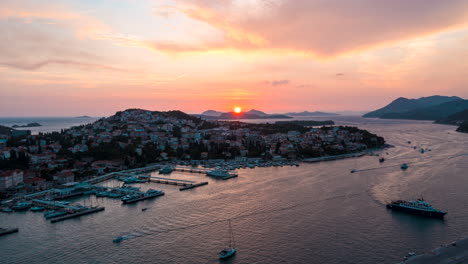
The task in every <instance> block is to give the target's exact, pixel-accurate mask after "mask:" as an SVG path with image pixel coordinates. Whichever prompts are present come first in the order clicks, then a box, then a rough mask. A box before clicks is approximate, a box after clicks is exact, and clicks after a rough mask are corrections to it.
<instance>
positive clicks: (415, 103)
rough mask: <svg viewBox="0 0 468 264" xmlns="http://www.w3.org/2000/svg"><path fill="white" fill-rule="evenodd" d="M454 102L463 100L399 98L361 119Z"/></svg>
mask: <svg viewBox="0 0 468 264" xmlns="http://www.w3.org/2000/svg"><path fill="white" fill-rule="evenodd" d="M456 100H463V99H462V98H460V97H457V96H451V97H449V96H440V95H434V96H429V97H421V98H419V99H408V98H404V97H400V98H398V99H396V100H394V101H393V102H391V103H390V104H388V105H387V106H385V107H383V108H380V109H378V110H375V111H372V112H369V113H367V114H365V115H363V117H382V116H383V115H385V114H395V113H405V112H408V111H412V110H416V109H421V108H425V107H430V106H435V105H439V104H443V103H446V102H450V101H456ZM393 116H396V115H393ZM386 118H391V117H386Z"/></svg>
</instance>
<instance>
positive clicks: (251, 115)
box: [192, 109, 291, 120]
mask: <svg viewBox="0 0 468 264" xmlns="http://www.w3.org/2000/svg"><path fill="white" fill-rule="evenodd" d="M192 116H195V117H199V118H201V119H204V120H218V119H224V120H230V119H274V118H277V119H281V118H291V117H290V116H287V115H281V114H272V115H270V114H267V113H265V112H262V111H260V110H255V109H251V110H249V111H247V112H242V113H240V114H236V113H234V112H226V113H222V112H219V111H215V110H207V111H205V112H203V113H202V114H201V115H192Z"/></svg>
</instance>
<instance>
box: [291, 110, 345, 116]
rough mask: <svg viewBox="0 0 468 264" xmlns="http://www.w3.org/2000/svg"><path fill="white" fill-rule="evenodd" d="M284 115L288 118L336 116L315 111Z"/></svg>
mask: <svg viewBox="0 0 468 264" xmlns="http://www.w3.org/2000/svg"><path fill="white" fill-rule="evenodd" d="M285 115H288V116H332V115H338V114H335V113H325V112H320V111H315V112H309V111H303V112H291V113H286V114H285Z"/></svg>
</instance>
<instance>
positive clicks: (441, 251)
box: [399, 237, 468, 264]
mask: <svg viewBox="0 0 468 264" xmlns="http://www.w3.org/2000/svg"><path fill="white" fill-rule="evenodd" d="M449 263H460V264H461V263H468V237H465V238H463V239H460V240H457V241H455V242H452V243H450V244H447V245H441V246H440V247H437V248H435V249H433V250H431V251H430V252H428V253H424V254H419V255H415V256H413V257H409V258H408V260H404V261H402V262H400V263H399V264H449Z"/></svg>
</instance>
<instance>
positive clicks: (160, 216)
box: [0, 117, 468, 264]
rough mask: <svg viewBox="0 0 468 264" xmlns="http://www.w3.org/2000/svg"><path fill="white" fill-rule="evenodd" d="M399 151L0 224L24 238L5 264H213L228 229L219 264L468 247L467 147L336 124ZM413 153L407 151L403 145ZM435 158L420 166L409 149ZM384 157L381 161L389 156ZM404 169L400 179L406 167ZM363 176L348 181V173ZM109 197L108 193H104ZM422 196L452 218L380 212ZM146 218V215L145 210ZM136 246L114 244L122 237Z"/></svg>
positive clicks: (417, 128) (410, 127)
mask: <svg viewBox="0 0 468 264" xmlns="http://www.w3.org/2000/svg"><path fill="white" fill-rule="evenodd" d="M334 120H338V122H339V123H340V124H347V125H358V126H359V127H361V128H364V129H368V130H370V131H372V132H375V133H377V134H379V135H383V136H384V137H385V138H386V140H387V142H388V143H390V144H392V145H394V146H395V148H391V149H388V150H385V151H383V152H382V154H383V155H385V157H386V161H385V162H384V163H382V164H379V162H378V157H375V156H365V157H361V158H354V159H347V160H339V161H329V162H322V163H314V164H302V165H301V166H300V167H271V168H256V169H241V170H239V177H238V178H235V179H231V180H228V181H216V180H213V179H211V178H208V177H206V176H203V175H199V174H188V173H173V174H171V176H170V177H174V178H180V179H189V180H190V179H195V180H200V181H201V180H203V181H209V185H207V186H203V187H200V188H197V189H194V190H190V191H184V192H180V191H179V190H178V188H177V187H175V186H166V185H159V184H154V183H151V184H143V185H142V189H147V188H150V187H151V188H156V189H162V190H164V191H165V192H166V195H165V196H163V197H160V198H156V199H154V200H150V201H143V202H140V203H137V204H134V205H122V204H121V203H120V201H118V200H111V199H108V198H98V199H96V198H94V197H90V198H88V199H78V200H77V201H79V202H80V203H85V204H86V205H90V204H93V205H97V204H99V205H101V206H105V207H106V210H105V211H103V212H99V213H96V214H93V215H88V216H84V217H82V218H80V219H72V220H67V221H64V222H59V223H56V224H51V223H49V222H48V221H45V219H44V218H43V216H42V214H41V213H32V212H24V213H13V214H8V215H7V214H1V215H0V226H17V227H19V228H20V232H19V233H16V234H12V235H8V236H4V237H0V253H1V256H2V263H143V262H146V263H218V262H220V261H219V260H218V259H217V257H216V254H217V252H218V251H219V250H221V249H222V248H224V247H225V246H227V243H228V241H227V237H228V232H227V223H226V222H225V221H223V220H225V219H228V218H233V220H232V225H233V230H234V237H235V243H236V247H237V249H238V253H237V255H236V256H235V257H234V258H232V259H231V260H228V261H224V262H226V263H360V264H362V263H363V264H366V263H369V264H371V263H372V264H375V263H396V262H399V261H400V260H401V259H402V257H403V256H404V255H406V253H408V252H409V251H416V252H425V251H429V250H431V249H432V248H434V247H436V246H439V245H440V244H443V243H448V242H450V241H452V240H455V239H457V238H460V237H466V236H468V221H467V219H468V192H466V190H467V188H468V173H467V171H468V170H467V169H468V135H467V134H460V133H456V132H454V131H453V130H454V128H455V127H452V126H443V125H436V124H431V123H429V122H414V121H388V120H387V121H386V120H369V119H361V118H358V117H353V118H349V117H339V118H337V117H335V118H334ZM408 140H410V141H412V144H411V145H409V144H407V141H408ZM415 145H417V146H423V147H427V148H430V149H432V151H430V152H426V153H424V154H421V153H420V152H419V151H418V150H414V149H413V148H412V146H415ZM386 152H388V154H386ZM403 162H407V163H409V166H410V167H409V169H408V170H407V171H401V170H400V169H399V166H400V164H401V163H403ZM353 168H357V169H368V170H365V171H362V172H359V173H354V174H351V173H350V170H351V169H353ZM106 184H108V185H111V186H112V185H116V184H117V183H115V182H107V183H106ZM421 194H423V195H424V197H425V198H426V200H428V201H429V202H430V203H432V204H433V205H434V206H435V207H437V208H441V209H445V210H448V212H449V213H448V215H447V216H446V219H445V220H437V219H425V218H420V217H417V216H411V215H406V214H402V213H397V212H392V211H389V210H387V209H386V208H385V202H387V201H389V200H391V199H397V198H403V199H411V198H417V197H419V196H420V195H421ZM144 207H148V208H149V209H148V210H147V211H145V212H142V211H141V208H144ZM127 234H134V235H135V237H134V238H132V239H129V240H126V241H123V242H122V243H121V244H114V243H112V239H114V238H115V237H117V236H119V235H127Z"/></svg>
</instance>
